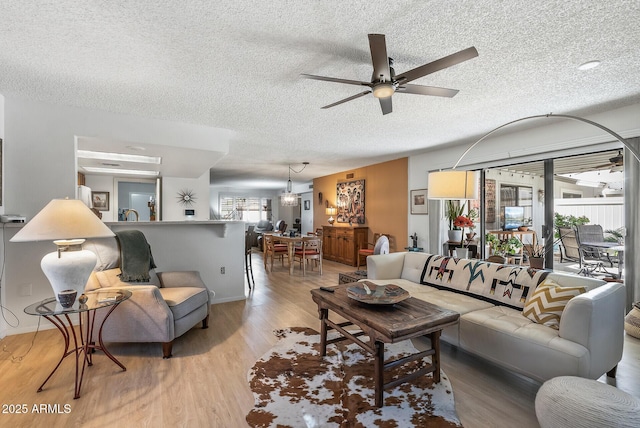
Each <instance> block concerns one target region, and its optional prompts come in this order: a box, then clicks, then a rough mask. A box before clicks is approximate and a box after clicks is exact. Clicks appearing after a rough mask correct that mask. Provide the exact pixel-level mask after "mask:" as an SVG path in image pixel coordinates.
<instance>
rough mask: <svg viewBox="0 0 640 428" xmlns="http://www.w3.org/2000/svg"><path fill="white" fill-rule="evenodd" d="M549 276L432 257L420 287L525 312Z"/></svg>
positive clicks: (543, 272)
mask: <svg viewBox="0 0 640 428" xmlns="http://www.w3.org/2000/svg"><path fill="white" fill-rule="evenodd" d="M548 273H549V272H548V271H546V270H542V269H533V268H531V267H529V266H513V265H503V264H499V263H489V262H485V261H482V260H472V259H458V258H454V257H446V256H440V255H435V254H434V255H431V256H429V257H428V258H427V261H426V262H425V265H424V269H423V270H422V276H421V277H420V283H421V284H423V285H429V286H431V287H435V288H438V289H440V290H448V291H453V292H455V293H460V294H465V295H468V296H471V297H474V298H476V299H481V300H484V301H487V302H489V303H493V304H494V305H502V306H508V307H510V308H513V309H518V310H522V309H523V308H524V305H525V302H526V300H527V297H528V296H530V295H531V294H532V293H533V291H534V290H535V289H536V287H537V286H538V285H539V284H540V283H542V282H543V281H544V279H545V278H546V277H547V274H548Z"/></svg>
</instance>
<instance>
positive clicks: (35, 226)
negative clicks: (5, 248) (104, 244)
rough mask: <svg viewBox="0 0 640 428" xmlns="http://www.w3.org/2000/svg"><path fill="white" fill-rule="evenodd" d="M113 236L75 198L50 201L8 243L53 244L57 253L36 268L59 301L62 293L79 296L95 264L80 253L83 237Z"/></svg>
mask: <svg viewBox="0 0 640 428" xmlns="http://www.w3.org/2000/svg"><path fill="white" fill-rule="evenodd" d="M111 236H115V235H114V233H113V232H112V231H111V229H109V228H108V227H107V226H106V225H105V224H104V223H103V222H102V220H100V219H99V218H98V217H97V216H96V215H95V214H94V213H93V211H91V210H90V209H89V207H87V206H86V205H85V204H84V203H83V202H82V201H81V200H79V199H68V198H67V199H54V200H52V201H51V202H49V203H48V204H47V205H46V206H45V207H44V208H43V209H42V210H41V211H40V212H39V213H38V214H36V215H35V216H34V217H33V218H32V219H31V221H29V222H28V223H27V224H26V225H24V227H23V228H21V229H20V230H19V231H18V233H16V234H15V235H14V236H13V238H11V239H10V241H11V242H31V241H53V243H54V244H56V246H57V250H56V251H54V252H52V253H49V254H46V255H45V256H44V257H43V258H42V261H41V262H40V267H41V268H42V271H43V272H44V274H45V276H46V277H47V279H48V280H49V283H50V284H51V288H53V293H54V296H55V298H56V300H58V302H60V297H59V296H60V294H61V292H62V291H66V290H74V291H75V292H76V298H77V297H79V296H80V295H82V293H83V292H84V289H85V286H86V285H87V280H88V279H89V276H90V275H91V271H92V270H93V269H94V268H95V267H96V263H97V261H98V258H97V256H96V255H95V253H93V252H91V251H88V250H83V249H82V244H83V243H84V241H85V239H86V238H106V237H111Z"/></svg>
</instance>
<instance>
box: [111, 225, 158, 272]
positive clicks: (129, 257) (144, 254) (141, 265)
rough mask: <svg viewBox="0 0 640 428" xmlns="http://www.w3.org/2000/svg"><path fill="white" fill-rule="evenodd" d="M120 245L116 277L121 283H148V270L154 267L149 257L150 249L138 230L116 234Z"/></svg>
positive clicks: (151, 258)
mask: <svg viewBox="0 0 640 428" xmlns="http://www.w3.org/2000/svg"><path fill="white" fill-rule="evenodd" d="M116 237H117V238H118V243H119V245H120V269H121V270H122V273H121V274H120V275H118V276H119V277H120V280H121V281H123V282H147V281H149V269H154V268H155V267H156V265H155V263H154V262H153V257H152V256H151V247H150V246H149V244H148V243H147V239H146V238H145V237H144V234H143V233H142V232H140V231H139V230H123V231H122V232H116Z"/></svg>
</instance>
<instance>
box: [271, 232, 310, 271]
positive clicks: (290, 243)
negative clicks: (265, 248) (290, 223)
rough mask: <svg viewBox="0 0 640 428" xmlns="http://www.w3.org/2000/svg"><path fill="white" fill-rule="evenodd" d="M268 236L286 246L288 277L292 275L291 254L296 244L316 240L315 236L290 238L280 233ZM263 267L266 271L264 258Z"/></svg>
mask: <svg viewBox="0 0 640 428" xmlns="http://www.w3.org/2000/svg"><path fill="white" fill-rule="evenodd" d="M270 235H271V236H273V239H274V241H278V242H280V243H285V244H287V250H288V251H287V255H288V258H289V275H293V254H294V252H295V247H296V244H302V242H303V241H304V240H307V239H317V238H318V237H317V236H302V235H295V236H291V235H289V234H280V233H271V234H270ZM264 266H265V269H266V268H267V258H266V257H265V258H264Z"/></svg>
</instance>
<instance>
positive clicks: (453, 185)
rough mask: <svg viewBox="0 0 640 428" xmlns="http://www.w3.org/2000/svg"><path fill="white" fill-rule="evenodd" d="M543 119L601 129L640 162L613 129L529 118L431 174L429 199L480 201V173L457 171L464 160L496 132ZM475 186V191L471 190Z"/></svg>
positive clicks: (639, 153) (638, 155) (637, 153)
mask: <svg viewBox="0 0 640 428" xmlns="http://www.w3.org/2000/svg"><path fill="white" fill-rule="evenodd" d="M543 118H560V119H570V120H577V121H580V122H584V123H587V124H589V125H592V126H595V127H597V128H600V129H601V130H603V131H605V132H606V133H608V134H609V135H611V136H613V137H614V138H615V139H616V140H618V141H619V142H620V143H622V145H623V146H624V147H626V148H627V149H629V151H630V152H631V153H632V154H633V156H634V157H635V158H636V159H637V160H638V161H639V162H640V150H638V148H636V147H635V146H633V145H631V144H628V143H627V142H626V141H625V139H624V138H622V137H621V136H620V135H618V134H616V133H615V132H613V131H612V130H611V129H609V128H607V127H605V126H603V125H600V124H599V123H596V122H593V121H591V120H589V119H584V118H582V117H578V116H572V115H568V114H553V113H549V114H540V115H534V116H527V117H523V118H520V119H516V120H512V121H511V122H507V123H505V124H503V125H500V126H498V127H497V128H494V129H492V130H491V131H489V132H487V133H486V134H484V135H483V136H482V137H480V139H479V140H477V141H476V142H475V143H473V144H471V145H470V146H469V147H468V148H467V149H466V150H465V151H464V152H463V153H462V155H460V157H459V158H458V161H457V162H456V163H455V164H454V165H453V167H452V168H451V170H448V171H434V172H430V173H429V182H428V183H429V190H428V198H429V199H478V197H479V195H478V190H479V187H480V186H479V177H480V175H479V172H478V171H465V170H456V168H457V167H458V165H459V164H460V162H461V161H462V159H463V158H464V157H465V156H466V155H467V153H469V152H470V151H471V150H472V149H473V148H474V147H475V146H477V145H478V144H479V143H481V142H482V141H483V140H484V139H485V138H487V137H489V136H490V135H492V134H493V133H494V132H496V131H498V130H500V129H502V128H504V127H506V126H509V125H512V124H514V123H518V122H522V121H525V120H530V119H543ZM470 186H473V190H472V189H471V188H470Z"/></svg>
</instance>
